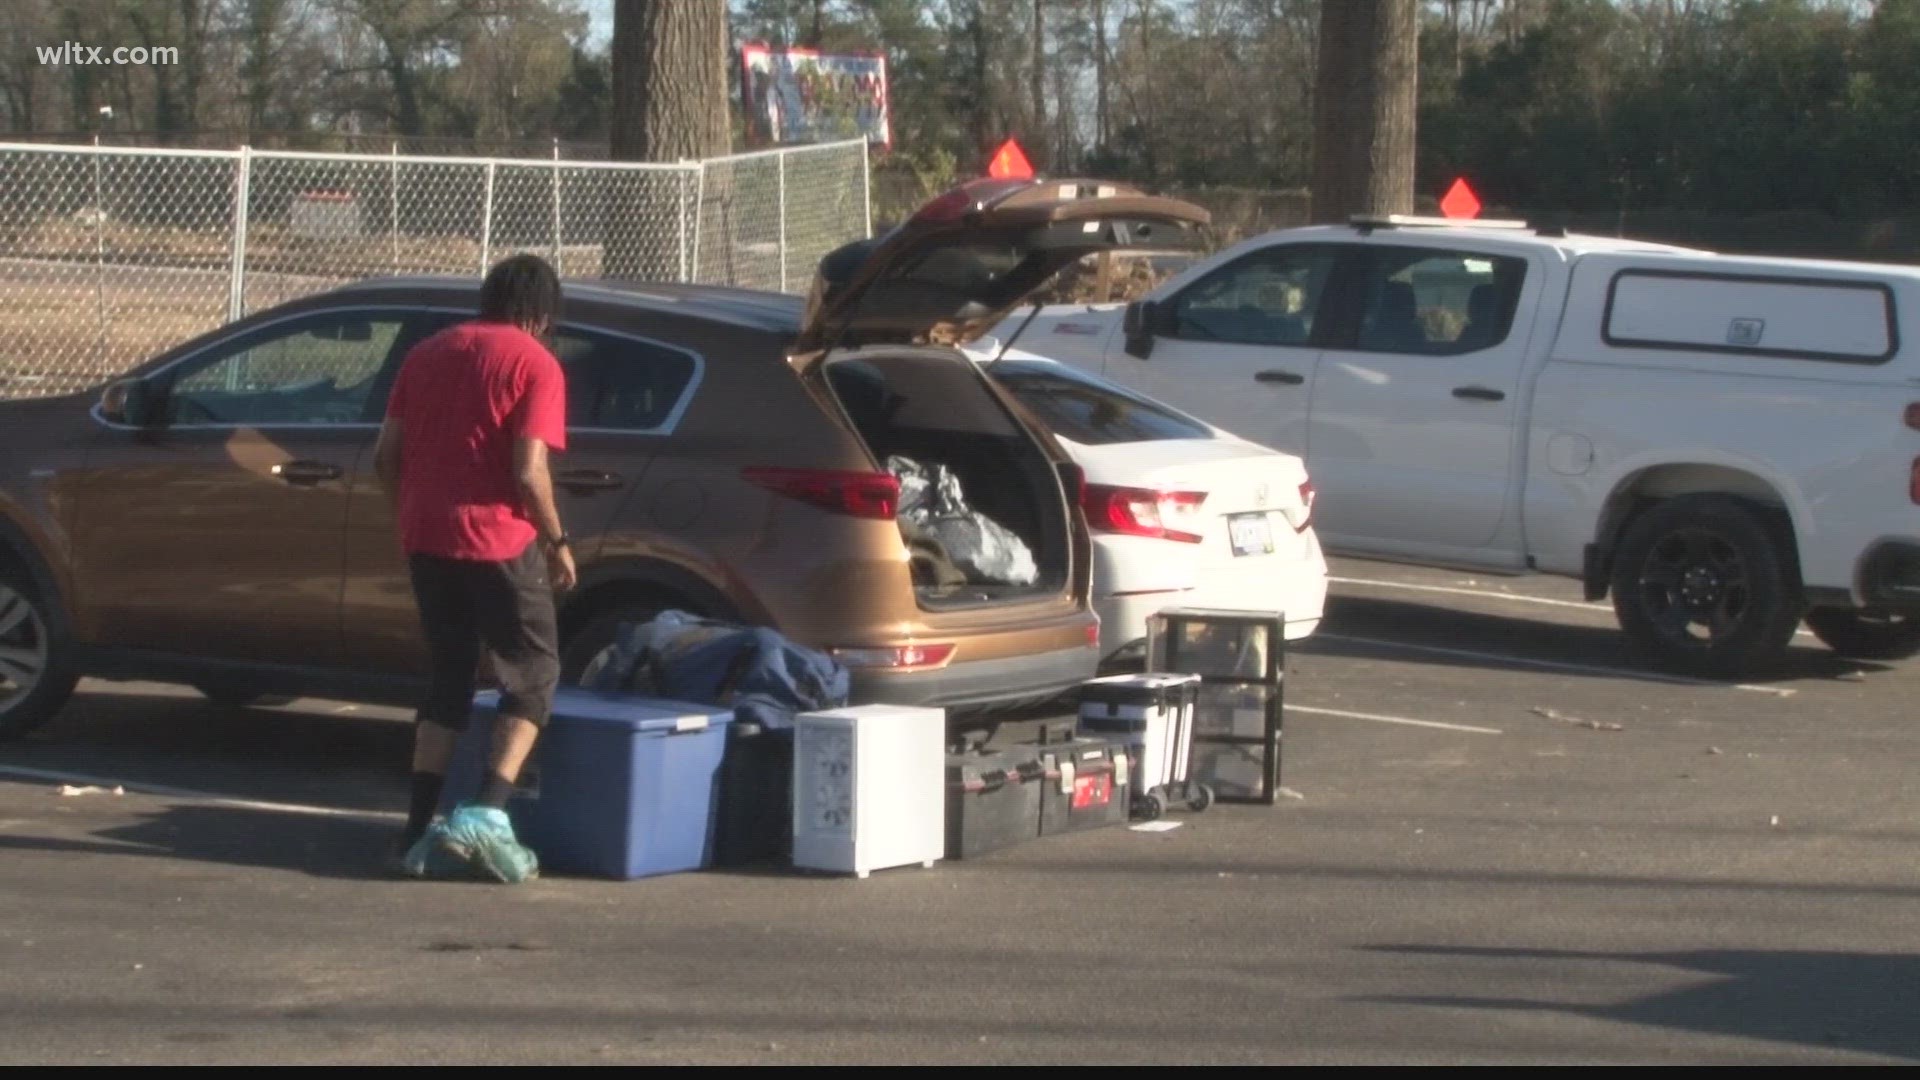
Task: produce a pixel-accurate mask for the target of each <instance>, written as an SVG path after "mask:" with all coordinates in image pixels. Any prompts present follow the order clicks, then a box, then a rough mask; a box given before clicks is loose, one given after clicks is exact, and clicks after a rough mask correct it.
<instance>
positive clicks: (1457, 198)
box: [1440, 176, 1480, 218]
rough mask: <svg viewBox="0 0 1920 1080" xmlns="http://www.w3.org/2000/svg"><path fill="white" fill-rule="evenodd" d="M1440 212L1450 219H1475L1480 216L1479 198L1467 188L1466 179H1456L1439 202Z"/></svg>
mask: <svg viewBox="0 0 1920 1080" xmlns="http://www.w3.org/2000/svg"><path fill="white" fill-rule="evenodd" d="M1440 212H1441V213H1443V214H1445V215H1447V216H1448V217H1450V218H1476V217H1479V216H1480V197H1479V196H1478V195H1475V194H1474V193H1473V189H1472V188H1470V187H1468V186H1467V179H1466V177H1464V176H1462V177H1458V178H1456V179H1455V180H1454V182H1453V186H1452V187H1450V188H1448V189H1447V194H1446V196H1445V197H1444V198H1442V199H1441V200H1440Z"/></svg>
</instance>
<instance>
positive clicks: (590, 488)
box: [554, 469, 626, 494]
mask: <svg viewBox="0 0 1920 1080" xmlns="http://www.w3.org/2000/svg"><path fill="white" fill-rule="evenodd" d="M554 482H555V483H557V484H559V485H560V486H561V487H563V488H566V489H567V490H568V491H571V492H574V493H576V494H585V493H588V492H594V491H612V490H613V489H614V488H617V487H619V486H620V485H622V484H624V483H626V481H625V480H623V479H621V478H620V474H619V473H610V472H605V471H602V470H600V469H574V470H572V471H570V472H563V473H561V474H560V475H559V476H556V477H554Z"/></svg>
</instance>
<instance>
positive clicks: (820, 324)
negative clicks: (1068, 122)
mask: <svg viewBox="0 0 1920 1080" xmlns="http://www.w3.org/2000/svg"><path fill="white" fill-rule="evenodd" d="M1207 220H1208V218H1207V212H1206V211H1205V210H1203V209H1201V208H1199V207H1197V206H1193V205H1191V204H1189V203H1183V202H1179V201H1177V200H1174V199H1163V198H1157V197H1153V196H1148V195H1144V194H1142V193H1141V192H1139V191H1138V190H1136V189H1133V188H1129V187H1126V186H1123V185H1119V184H1111V183H1105V182H1098V181H1089V180H1054V181H1032V180H1013V181H1006V180H988V181H977V182H974V183H972V184H968V185H964V186H962V187H960V188H956V189H955V190H953V191H950V192H948V193H947V194H945V195H942V196H941V197H939V198H937V199H935V200H933V201H932V202H930V203H928V204H927V205H926V206H924V207H922V208H921V210H920V211H919V212H918V213H916V214H915V215H914V216H913V217H912V218H910V219H908V220H907V221H906V222H905V223H904V224H902V225H901V226H900V227H898V228H896V229H894V230H893V231H891V232H889V233H887V234H886V235H884V236H881V237H878V238H875V239H872V240H864V241H859V242H857V243H854V244H849V245H847V246H846V247H843V248H841V249H839V250H837V251H835V252H833V253H831V254H829V255H828V256H827V257H826V258H824V259H822V260H821V263H820V267H819V270H818V272H817V273H816V275H815V280H814V285H813V290H812V294H811V295H810V296H809V298H808V302H807V314H806V321H805V324H804V326H803V328H802V331H801V334H800V337H799V339H798V341H797V343H796V350H795V353H794V358H793V359H794V363H795V365H796V367H797V369H798V370H799V371H800V373H801V374H802V376H803V377H804V378H806V379H807V380H808V381H809V382H810V383H813V384H815V385H817V386H820V387H822V388H823V389H824V390H825V391H826V392H827V393H828V394H830V395H831V396H832V398H833V399H834V400H835V401H837V402H838V403H839V404H840V407H841V409H842V411H843V412H844V413H845V415H846V417H847V419H848V421H849V422H850V423H851V424H852V426H853V429H854V431H855V432H856V433H857V435H858V436H859V438H860V439H861V441H862V442H863V443H864V444H865V445H866V447H867V449H868V451H869V452H870V453H871V454H872V455H873V458H874V462H875V464H876V465H878V466H879V467H881V468H884V469H887V470H888V471H889V472H891V473H893V475H894V476H895V477H896V478H897V479H898V480H899V481H900V484H901V499H900V504H899V505H900V512H899V518H898V520H899V523H900V528H901V534H902V538H903V540H904V541H905V542H906V545H907V547H908V550H909V553H910V555H911V556H912V559H913V566H914V582H915V587H916V591H917V592H918V594H919V596H920V599H921V603H922V605H923V606H926V607H947V606H970V605H977V604H992V603H1003V602H1010V601H1018V600H1029V599H1037V598H1039V597H1042V596H1049V595H1058V594H1061V593H1065V592H1069V591H1071V590H1072V588H1073V581H1072V578H1073V577H1074V574H1073V569H1074V566H1075V563H1076V557H1075V550H1076V547H1078V546H1079V545H1078V544H1077V543H1076V534H1077V533H1078V532H1080V531H1081V530H1080V529H1079V527H1078V525H1077V523H1076V521H1075V519H1074V518H1073V516H1072V514H1073V510H1072V500H1070V499H1069V497H1068V495H1067V492H1066V491H1065V488H1064V486H1063V479H1062V476H1061V469H1060V466H1062V465H1068V464H1070V461H1071V459H1070V458H1068V456H1067V454H1066V453H1065V451H1064V450H1062V449H1061V447H1060V445H1059V443H1058V442H1056V441H1055V440H1054V439H1053V437H1052V435H1051V434H1050V433H1049V432H1047V430H1046V429H1045V428H1044V427H1043V426H1042V425H1040V424H1039V423H1038V422H1037V421H1035V420H1034V418H1033V417H1032V416H1031V414H1030V413H1028V412H1027V411H1026V410H1024V409H1022V408H1021V407H1020V406H1019V405H1018V403H1017V402H1016V401H1015V400H1014V399H1013V398H1012V397H1011V396H1010V395H1008V394H1007V393H1006V392H1005V391H1003V390H1002V389H1001V388H999V387H997V386H995V385H994V384H993V383H992V382H991V380H989V379H987V378H986V377H985V375H984V374H983V373H982V372H981V371H980V370H979V368H978V367H977V366H976V365H975V364H974V362H973V361H972V360H971V359H970V358H968V357H967V356H966V355H965V354H964V353H961V352H959V351H958V350H956V349H953V348H940V347H941V346H955V345H960V344H964V343H966V342H969V341H972V340H974V339H976V338H977V337H979V336H980V335H981V334H983V333H985V332H986V331H987V330H989V329H991V328H992V327H993V326H994V325H995V324H996V323H998V322H999V321H1000V320H1001V318H1003V317H1004V316H1005V314H1006V312H1007V311H1008V310H1010V309H1012V308H1014V307H1016V306H1018V305H1019V304H1020V303H1021V302H1022V301H1024V300H1025V299H1027V297H1029V296H1030V295H1032V294H1033V293H1034V292H1036V291H1037V290H1039V289H1041V288H1042V287H1043V286H1045V285H1046V284H1047V283H1048V282H1049V281H1050V280H1052V278H1053V277H1054V276H1055V275H1056V274H1058V273H1059V272H1060V271H1061V270H1062V269H1063V268H1065V267H1067V266H1069V265H1071V264H1073V263H1075V262H1077V261H1079V260H1080V259H1082V258H1085V257H1086V256H1088V255H1092V254H1097V253H1099V252H1103V251H1116V250H1128V249H1133V248H1139V247H1145V248H1152V249H1154V250H1164V249H1166V248H1168V247H1179V246H1197V245H1198V241H1199V237H1198V230H1199V227H1200V226H1202V225H1204V224H1205V223H1206V222H1207ZM1083 540H1084V538H1082V541H1083ZM1085 557H1087V556H1085V555H1082V556H1081V558H1082V559H1084V558H1085Z"/></svg>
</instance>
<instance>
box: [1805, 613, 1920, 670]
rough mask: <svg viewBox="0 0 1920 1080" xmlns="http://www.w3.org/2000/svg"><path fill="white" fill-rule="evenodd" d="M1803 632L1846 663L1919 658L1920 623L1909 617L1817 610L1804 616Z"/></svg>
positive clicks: (1918, 620) (1919, 620)
mask: <svg viewBox="0 0 1920 1080" xmlns="http://www.w3.org/2000/svg"><path fill="white" fill-rule="evenodd" d="M1807 629H1809V630H1812V631H1813V635H1814V636H1815V637H1817V638H1819V639H1820V640H1821V642H1823V643H1824V644H1825V645H1826V646H1827V648H1829V649H1832V650H1833V651H1834V652H1836V653H1838V654H1840V655H1841V656H1844V657H1846V658H1848V659H1849V660H1905V659H1907V658H1909V657H1912V656H1915V655H1920V619H1915V618H1913V617H1912V616H1907V615H1869V614H1867V613H1866V612H1862V611H1848V610H1845V609H1844V608H1819V609H1817V610H1814V611H1809V612H1807Z"/></svg>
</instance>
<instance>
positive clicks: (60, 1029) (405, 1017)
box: [0, 560, 1920, 1065]
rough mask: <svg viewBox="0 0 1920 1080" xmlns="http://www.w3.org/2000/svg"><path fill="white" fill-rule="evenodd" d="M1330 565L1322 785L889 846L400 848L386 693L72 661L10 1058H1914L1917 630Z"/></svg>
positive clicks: (1302, 731)
mask: <svg viewBox="0 0 1920 1080" xmlns="http://www.w3.org/2000/svg"><path fill="white" fill-rule="evenodd" d="M1335 573H1336V575H1337V581H1336V584H1335V586H1334V589H1335V598H1334V600H1333V602H1332V603H1331V606H1330V608H1329V615H1328V619H1327V621H1326V623H1325V625H1324V627H1323V629H1322V631H1321V633H1320V634H1319V635H1317V636H1316V637H1315V639H1314V640H1312V641H1311V642H1310V643H1308V644H1306V645H1304V646H1302V647H1300V648H1297V649H1295V650H1294V651H1293V653H1292V654H1291V656H1290V659H1289V664H1288V668H1289V680H1288V689H1287V695H1288V696H1287V700H1288V703H1289V705H1290V706H1291V707H1292V709H1291V711H1290V712H1289V713H1288V716H1287V726H1286V752H1285V757H1284V764H1283V776H1282V781H1283V783H1284V784H1285V785H1286V786H1287V787H1288V788H1289V789H1290V791H1291V792H1292V793H1294V794H1296V795H1297V796H1299V797H1298V798H1287V799H1284V800H1283V801H1282V802H1281V804H1280V805H1278V806H1275V807H1270V808H1269V807H1246V806H1217V807H1215V808H1213V809H1210V810H1208V811H1207V812H1205V813H1202V814H1190V813H1177V814H1176V815H1174V817H1173V820H1176V821H1179V822H1180V823H1181V824H1180V827H1179V828H1177V829H1174V830H1172V831H1169V832H1161V833H1143V832H1136V831H1132V830H1129V829H1123V828H1116V829H1108V830H1102V831H1098V832H1091V833H1083V834H1076V835H1072V836H1066V837H1057V838H1050V839H1045V840H1040V841H1036V842H1034V843H1031V844H1028V845H1025V846H1023V847H1020V848H1016V849H1012V850H1009V851H1005V852H1002V853H999V854H996V855H993V856H989V857H987V858H983V859H979V860H969V861H964V862H946V863H941V864H939V865H937V866H936V867H934V868H933V869H931V870H923V869H920V868H918V867H914V868H910V869H897V870H885V871H879V872H876V873H875V874H874V875H873V876H872V877H870V878H868V879H866V880H854V879H851V878H837V877H824V876H812V875H800V874H794V873H789V872H779V871H775V870H756V871H752V872H719V871H709V872H702V873H695V874H681V875H674V876H669V877H660V878H653V879H647V880H642V881H636V882H626V883H620V882H601V881H590V880H581V879H570V878H557V877H556V878H549V879H544V880H541V881H537V882H534V883H532V884H529V885H527V886H523V887H516V888H509V887H500V886H488V885H480V884H454V883H437V882H436V883H422V882H401V881H393V880H389V879H387V878H386V877H384V876H383V874H382V871H381V868H380V854H381V852H382V849H383V847H384V844H385V842H386V839H387V836H388V835H389V831H390V830H391V829H392V828H394V827H395V826H396V825H397V823H398V820H399V818H398V811H399V810H400V809H401V808H402V807H403V805H404V799H405V783H406V781H405V773H404V762H405V758H406V753H407V746H408V739H409V730H408V727H407V724H406V721H405V717H404V715H403V714H400V713H397V712H393V711H391V710H383V709H374V708H368V707H361V706H353V705H347V704H341V703H335V702H314V701H303V702H298V703H295V704H294V705H292V706H288V707H286V708H280V709H264V710H249V711H239V712H230V711H222V710H220V709H217V708H215V707H213V706H211V705H209V704H207V703H206V702H205V701H203V700H202V699H200V698H199V697H198V696H197V695H195V694H193V693H192V692H191V691H188V690H181V689H176V688H172V687H161V686H152V685H114V684H104V683H89V684H87V685H86V686H85V687H84V688H83V692H82V694H81V695H80V696H79V697H78V698H77V699H76V701H75V703H74V705H73V706H72V707H71V708H70V709H69V711H68V712H67V714H66V715H64V716H63V717H62V718H61V719H60V720H59V721H58V722H56V723H55V724H54V725H53V726H51V727H50V728H48V729H47V730H46V731H45V732H44V733H43V734H42V735H40V736H38V737H36V738H35V739H33V740H31V741H29V742H27V743H25V744H16V745H12V746H8V747H4V748H0V849H3V850H4V852H5V854H4V856H0V858H4V862H0V867H4V869H0V910H4V911H5V912H6V918H5V919H3V920H0V972H4V976H5V977H4V978H0V1062H6V1063H14V1064H25V1063H48V1064H51V1063H95V1062H97V1063H136V1062H138V1063H170V1062H178V1063H189V1064H191V1063H242V1062H245V1063H255V1062H287V1063H387V1062H392V1063H469V1062H471V1063H483V1064H484V1063H520V1064H534V1063H539V1064H555V1063H616V1062H619V1063H625V1062H633V1063H693V1064H732V1063H745V1064H775V1063H779V1064H788V1063H846V1064H864V1063H902V1064H972V1063H994V1064H1011V1063H1060V1064H1075V1063H1106V1062H1112V1063H1137V1064H1168V1065H1175V1064H1187V1065H1192V1064H1252V1063H1259V1064H1371V1063H1385V1064H1400V1063H1418V1064H1442V1063H1446V1064H1466V1063H1500V1064H1519V1063H1570V1064H1571V1063H1579V1064H1602V1063H1688V1064H1812V1063H1835V1064H1868V1063H1899V1062H1910V1061H1913V1060H1915V1059H1916V1058H1920V1022H1917V1021H1916V1020H1915V1019H1914V1017H1915V1016H1916V1015H1920V924H1917V923H1916V921H1915V920H1914V919H1913V918H1912V912H1913V910H1914V903H1915V900H1916V899H1920V871H1917V870H1916V868H1915V862H1916V859H1915V855H1916V853H1917V852H1920V843H1916V841H1920V828H1917V827H1916V822H1917V821H1920V784H1916V783H1915V781H1914V780H1913V778H1912V777H1913V773H1914V763H1915V761H1916V758H1917V757H1920V733H1916V731H1915V730H1914V725H1913V711H1914V710H1913V705H1912V702H1913V700H1914V698H1913V695H1914V694H1915V693H1916V691H1920V681H1917V680H1916V671H1920V666H1917V665H1916V664H1913V663H1909V664H1905V665H1893V666H1884V665H1857V664H1848V663H1843V662H1840V661H1837V660H1835V659H1833V658H1832V657H1831V656H1830V655H1829V654H1827V653H1825V652H1824V651H1823V650H1821V649H1820V647H1819V645H1818V643H1817V642H1815V641H1813V640H1811V639H1802V641H1801V642H1800V644H1799V646H1798V647H1797V648H1796V649H1795V651H1794V653H1793V655H1792V656H1791V657H1790V659H1789V661H1788V662H1787V663H1786V664H1785V665H1783V668H1782V670H1780V671H1779V672H1777V673H1775V674H1774V675H1773V676H1771V677H1769V678H1766V679H1763V680H1756V681H1754V682H1751V683H1746V684H1739V685H1730V684H1724V683H1709V682H1701V681H1696V680H1687V679H1675V678H1672V677H1670V676H1665V675H1661V674H1659V673H1658V672H1655V671H1653V670H1651V669H1649V668H1648V667H1647V666H1646V665H1645V664H1644V663H1643V662H1641V661H1640V660H1639V658H1638V657H1636V656H1635V655H1634V654H1633V653H1632V651H1631V650H1630V649H1629V648H1628V646H1627V645H1626V643H1625V642H1624V641H1623V640H1622V639H1621V638H1620V636H1619V634H1618V633H1617V632H1616V631H1615V630H1614V629H1613V624H1612V619H1611V616H1610V614H1609V613H1608V612H1607V611H1606V610H1605V609H1604V608H1598V609H1596V608H1595V607H1593V606H1591V605H1586V604H1584V603H1582V602H1581V600H1580V598H1579V596H1578V595H1577V587H1576V586H1574V585H1573V584H1572V583H1570V582H1562V581H1554V580H1548V579H1504V578H1485V577H1475V576H1473V575H1468V574H1459V573H1452V572H1445V571H1434V570H1413V569H1409V568H1403V567H1395V566H1388V565H1383V564H1372V563H1365V562H1359V561H1353V560H1340V561H1338V562H1337V564H1336V570H1335ZM63 785H64V786H66V787H67V788H69V789H77V790H80V791H81V792H82V793H79V794H62V793H61V791H62V787H63ZM116 785H117V786H118V787H120V788H121V789H122V791H123V792H124V793H123V794H115V793H114V791H113V789H114V787H115V786H116ZM88 787H96V788H99V790H96V791H86V790H85V789H86V788H88Z"/></svg>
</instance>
